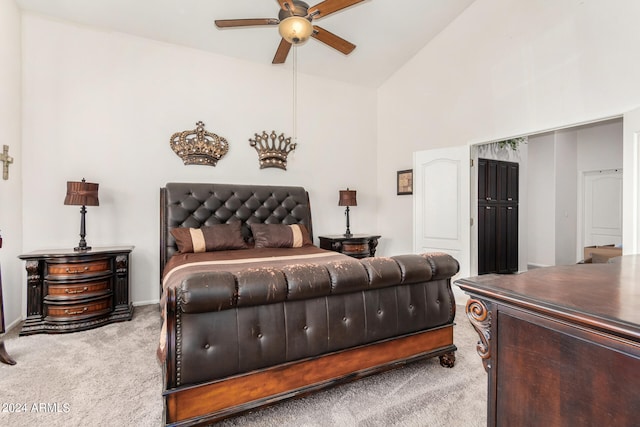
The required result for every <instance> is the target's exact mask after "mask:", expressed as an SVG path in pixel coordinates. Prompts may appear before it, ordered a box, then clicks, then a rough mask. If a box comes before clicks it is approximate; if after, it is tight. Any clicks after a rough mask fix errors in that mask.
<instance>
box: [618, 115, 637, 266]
mask: <svg viewBox="0 0 640 427" xmlns="http://www.w3.org/2000/svg"><path fill="white" fill-rule="evenodd" d="M623 134H624V143H623V156H624V160H623V163H622V169H623V173H622V181H623V189H622V191H623V193H622V194H623V200H624V202H623V208H622V254H623V255H628V254H637V253H640V227H639V225H638V221H640V219H639V218H640V200H639V198H640V194H639V192H640V108H637V109H635V110H633V111H629V112H628V113H625V114H624V117H623Z"/></svg>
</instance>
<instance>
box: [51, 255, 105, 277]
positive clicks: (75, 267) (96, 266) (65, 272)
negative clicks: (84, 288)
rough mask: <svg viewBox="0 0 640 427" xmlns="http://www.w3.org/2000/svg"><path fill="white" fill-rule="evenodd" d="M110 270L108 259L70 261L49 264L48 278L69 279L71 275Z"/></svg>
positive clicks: (99, 272) (84, 274)
mask: <svg viewBox="0 0 640 427" xmlns="http://www.w3.org/2000/svg"><path fill="white" fill-rule="evenodd" d="M109 272H110V268H109V260H108V259H99V260H93V261H85V262H68V263H61V264H51V263H50V264H47V278H48V279H55V278H56V276H58V277H61V278H65V279H67V278H69V277H70V276H81V275H83V276H86V275H92V274H101V273H109Z"/></svg>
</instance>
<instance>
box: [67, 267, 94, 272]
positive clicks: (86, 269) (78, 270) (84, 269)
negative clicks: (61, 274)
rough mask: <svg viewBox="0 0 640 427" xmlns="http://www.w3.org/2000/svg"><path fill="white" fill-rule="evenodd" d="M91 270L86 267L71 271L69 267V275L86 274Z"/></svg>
mask: <svg viewBox="0 0 640 427" xmlns="http://www.w3.org/2000/svg"><path fill="white" fill-rule="evenodd" d="M88 270H89V266H85V267H84V268H83V269H82V270H80V269H78V268H75V269H71V268H69V267H67V273H71V274H78V273H84V272H85V271H88Z"/></svg>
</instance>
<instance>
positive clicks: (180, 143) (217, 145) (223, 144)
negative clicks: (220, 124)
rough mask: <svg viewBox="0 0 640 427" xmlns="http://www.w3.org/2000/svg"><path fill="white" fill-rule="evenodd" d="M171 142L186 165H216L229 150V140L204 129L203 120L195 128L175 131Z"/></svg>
mask: <svg viewBox="0 0 640 427" xmlns="http://www.w3.org/2000/svg"><path fill="white" fill-rule="evenodd" d="M169 143H170V145H171V149H172V150H173V151H175V153H176V154H177V155H178V156H179V157H180V158H181V159H182V161H183V162H184V164H185V165H209V166H215V165H216V163H218V160H220V159H221V158H222V156H224V155H225V154H227V151H229V143H228V142H227V140H226V139H224V138H222V137H220V136H218V135H216V134H215V133H212V132H209V131H206V130H204V123H203V122H202V121H199V122H197V123H196V128H195V129H193V130H185V131H183V132H176V133H174V134H173V135H172V136H171V140H170V142H169Z"/></svg>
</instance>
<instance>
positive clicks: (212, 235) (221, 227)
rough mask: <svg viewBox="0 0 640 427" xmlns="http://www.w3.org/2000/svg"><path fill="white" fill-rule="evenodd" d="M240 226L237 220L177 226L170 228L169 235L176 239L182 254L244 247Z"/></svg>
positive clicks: (245, 245)
mask: <svg viewBox="0 0 640 427" xmlns="http://www.w3.org/2000/svg"><path fill="white" fill-rule="evenodd" d="M240 227H241V224H240V222H239V221H236V222H232V223H229V224H216V225H210V226H203V227H200V228H186V227H179V228H174V229H172V230H171V235H172V236H173V237H174V238H175V239H176V244H177V245H178V251H179V252H180V253H183V254H184V253H188V252H196V253H197V252H212V251H225V250H229V249H245V248H246V247H247V244H246V243H245V241H244V239H243V238H242V232H241V229H240Z"/></svg>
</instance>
